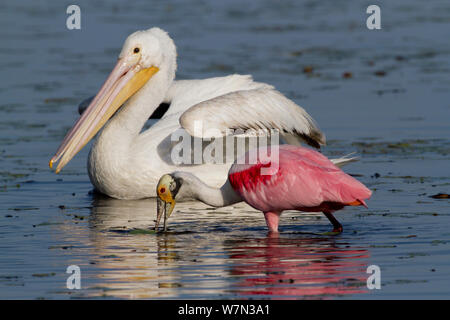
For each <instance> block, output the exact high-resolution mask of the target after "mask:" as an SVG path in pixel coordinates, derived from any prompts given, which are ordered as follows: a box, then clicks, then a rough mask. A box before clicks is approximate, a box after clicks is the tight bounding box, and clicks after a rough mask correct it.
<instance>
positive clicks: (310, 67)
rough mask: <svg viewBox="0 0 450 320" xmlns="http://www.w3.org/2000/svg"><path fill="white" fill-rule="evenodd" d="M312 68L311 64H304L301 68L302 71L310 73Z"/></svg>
mask: <svg viewBox="0 0 450 320" xmlns="http://www.w3.org/2000/svg"><path fill="white" fill-rule="evenodd" d="M313 71H314V68H313V67H312V66H306V67H304V68H303V73H312V72H313Z"/></svg>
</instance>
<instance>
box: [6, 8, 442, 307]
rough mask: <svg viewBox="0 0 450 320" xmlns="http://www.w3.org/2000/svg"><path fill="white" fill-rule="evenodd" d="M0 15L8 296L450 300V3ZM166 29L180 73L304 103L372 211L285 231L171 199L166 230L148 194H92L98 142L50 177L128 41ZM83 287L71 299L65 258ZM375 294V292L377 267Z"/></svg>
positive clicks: (240, 214) (287, 226) (240, 211)
mask: <svg viewBox="0 0 450 320" xmlns="http://www.w3.org/2000/svg"><path fill="white" fill-rule="evenodd" d="M77 3H78V4H79V5H80V7H81V10H82V30H80V31H69V30H67V29H66V28H65V19H66V14H65V10H66V7H65V4H64V3H56V2H50V1H48V2H46V1H41V2H35V1H20V2H17V1H3V2H2V4H0V38H1V39H2V46H1V47H0V70H1V72H2V75H3V77H1V80H0V97H1V99H0V298H13V299H17V298H26V299H56V298H57V299H61V298H63V299H64V298H164V299H166V298H195V299H197V298H200V299H206V298H220V299H222V298H223V299H229V298H232V299H235V298H243V299H247V298H277V299H279V298H281V299H311V298H313V299H317V298H324V299H339V298H352V299H394V298H395V299H399V298H408V299H416V298H426V299H432V298H433V299H436V298H438V299H439V298H447V299H448V298H449V297H450V289H449V288H450V265H449V264H450V260H449V254H450V231H449V229H448V226H449V225H450V210H449V209H450V200H449V199H434V198H430V196H432V195H435V194H438V193H450V165H449V160H450V139H449V137H450V126H449V120H450V103H449V101H450V77H449V72H450V43H449V41H448V40H447V39H448V34H449V31H450V24H449V22H450V4H449V3H448V1H443V0H442V1H434V2H432V3H427V4H426V5H425V4H423V2H422V1H418V0H417V1H416V0H414V1H396V2H395V3H392V2H388V1H379V5H380V6H381V8H382V30H380V31H369V30H367V28H366V27H365V19H366V17H367V15H366V14H365V9H366V7H367V5H369V4H370V3H369V2H367V3H364V2H361V1H345V2H336V1H320V2H316V1H284V2H283V4H279V3H278V2H276V3H275V2H272V1H252V2H251V3H248V4H246V5H245V6H243V5H242V1H224V2H223V1H193V2H192V3H186V2H181V1H164V2H149V1H133V2H132V3H131V2H127V3H123V2H120V1H108V2H103V1H100V2H98V1H96V2H92V1H91V2H88V1H78V2H77ZM151 26H159V27H162V28H163V29H165V30H167V31H169V33H170V35H171V36H172V37H173V39H174V40H175V43H176V44H177V49H178V58H179V62H178V65H179V66H178V73H177V77H178V78H179V79H190V78H206V77H213V76H222V75H227V74H231V73H240V74H252V75H253V76H254V78H255V79H256V80H258V81H264V82H268V83H270V84H273V85H275V86H276V87H277V89H279V90H280V91H281V92H283V93H284V94H286V95H287V96H288V97H290V98H291V99H293V100H294V101H295V102H297V103H298V104H299V105H301V106H303V107H304V108H305V109H306V110H307V111H308V112H309V113H310V114H311V115H312V116H313V117H314V118H315V119H316V120H317V122H318V123H319V125H320V127H321V128H322V129H323V131H324V132H325V134H326V135H327V138H328V146H327V147H325V148H324V149H323V153H324V154H326V155H327V156H329V157H337V156H340V155H343V154H347V153H350V152H353V151H356V152H357V153H358V155H359V156H360V161H359V162H357V163H353V164H351V165H349V166H347V167H346V168H345V170H346V171H347V172H348V173H350V174H353V175H354V176H355V177H357V179H359V180H360V181H362V182H363V183H365V184H366V185H367V186H368V187H369V188H371V189H372V190H373V191H374V193H373V197H372V199H371V200H370V201H369V202H368V204H369V209H365V208H346V209H345V210H344V211H342V212H340V213H337V215H336V216H337V217H338V219H339V220H340V221H341V222H342V224H343V226H344V232H343V233H342V234H341V235H339V236H324V235H321V233H324V232H326V231H329V230H330V229H331V226H330V224H329V223H328V221H327V220H326V219H325V218H323V217H322V216H321V215H320V214H303V213H302V214H300V213H295V212H287V213H286V214H284V215H283V216H282V220H281V226H280V230H281V233H280V234H279V236H278V237H275V236H270V235H268V234H267V231H266V227H265V222H264V219H263V216H262V214H261V213H259V212H256V211H255V210H253V209H251V208H249V207H248V206H246V205H245V204H238V205H234V206H232V207H227V208H221V209H212V208H208V207H207V206H204V205H202V204H199V203H193V202H192V203H182V204H179V205H177V207H176V209H175V210H176V211H175V213H174V214H173V220H172V221H171V222H170V231H169V232H168V233H167V234H158V235H156V234H153V233H150V232H148V229H149V228H150V227H151V226H152V225H153V219H154V218H155V217H154V215H155V207H156V206H155V202H154V200H153V199H146V200H140V201H120V200H115V199H109V198H106V197H103V196H101V195H96V194H94V193H93V192H92V186H91V184H90V182H89V178H88V176H87V173H86V158H87V153H88V150H89V146H88V147H87V148H85V149H84V150H83V151H82V152H80V153H79V154H78V155H77V156H76V157H75V159H74V160H72V161H71V162H70V164H69V165H68V166H67V167H66V168H64V170H63V172H61V174H59V175H55V174H54V173H52V172H51V171H50V170H49V169H48V166H47V164H48V160H49V159H50V157H51V156H52V155H53V154H54V152H55V150H56V148H57V147H58V145H59V143H60V141H61V139H62V138H63V136H64V134H65V133H66V132H67V130H68V129H69V128H70V127H71V125H72V124H73V122H74V121H75V120H76V118H77V116H78V115H77V104H78V102H79V101H81V100H83V99H84V98H86V97H88V96H91V95H92V94H94V93H95V92H96V91H97V90H98V89H99V87H100V85H101V83H102V82H103V81H104V79H105V77H106V76H107V74H108V73H109V71H110V70H111V68H112V67H113V65H114V62H115V60H116V57H117V55H118V53H119V51H120V48H121V45H122V43H123V41H124V39H125V38H126V36H127V35H128V34H129V33H131V32H132V31H135V30H138V29H144V28H149V27H151ZM73 264H75V265H78V266H80V268H81V272H82V281H81V283H82V289H81V290H68V289H67V288H66V279H67V277H68V274H66V273H65V271H66V268H67V267H68V266H69V265H73ZM372 264H375V265H378V266H380V268H381V272H382V288H381V289H380V290H368V289H367V287H366V285H365V281H366V279H367V276H368V274H367V273H366V269H367V267H368V266H369V265H372Z"/></svg>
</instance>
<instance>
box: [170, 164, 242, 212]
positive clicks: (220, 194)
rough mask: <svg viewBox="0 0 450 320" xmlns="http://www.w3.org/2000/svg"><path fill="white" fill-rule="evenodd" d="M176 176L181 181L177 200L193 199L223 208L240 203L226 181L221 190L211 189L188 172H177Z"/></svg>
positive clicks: (239, 199)
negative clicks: (181, 184)
mask: <svg viewBox="0 0 450 320" xmlns="http://www.w3.org/2000/svg"><path fill="white" fill-rule="evenodd" d="M176 176H177V177H180V178H182V179H183V186H182V187H181V188H180V191H179V193H178V195H177V197H179V198H194V199H197V200H200V201H201V202H203V203H205V204H207V205H210V206H213V207H225V206H228V205H231V204H234V203H238V202H241V201H242V198H241V197H240V196H239V195H238V194H237V193H236V192H235V191H234V190H233V187H232V186H231V184H230V182H229V181H228V180H227V181H226V182H225V184H224V185H223V186H222V187H221V188H213V187H210V186H208V185H207V184H205V183H204V182H203V181H201V180H200V179H199V178H197V177H196V176H195V175H193V174H192V173H189V172H177V173H176Z"/></svg>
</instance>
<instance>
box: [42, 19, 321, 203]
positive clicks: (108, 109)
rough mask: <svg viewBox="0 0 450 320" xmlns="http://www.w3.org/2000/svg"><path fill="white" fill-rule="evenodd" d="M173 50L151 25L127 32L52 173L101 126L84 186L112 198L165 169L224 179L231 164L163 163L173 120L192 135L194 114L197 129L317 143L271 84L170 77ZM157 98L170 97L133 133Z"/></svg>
mask: <svg viewBox="0 0 450 320" xmlns="http://www.w3.org/2000/svg"><path fill="white" fill-rule="evenodd" d="M176 56H177V54H176V48H175V44H174V42H173V41H172V39H171V38H170V37H169V35H168V34H167V33H166V32H165V31H163V30H161V29H159V28H151V29H148V30H145V31H137V32H135V33H133V34H131V35H130V36H128V38H127V39H126V41H125V43H124V45H123V48H122V51H121V53H120V55H119V59H118V61H117V64H116V66H115V67H114V69H113V70H112V72H111V74H110V75H109V77H108V78H107V80H106V81H105V83H104V84H103V86H102V87H101V89H100V91H99V92H98V93H97V95H96V96H95V98H94V99H93V100H92V101H91V103H90V104H89V106H88V108H87V109H86V111H85V112H84V113H83V114H82V115H81V117H80V118H79V119H78V121H77V122H76V123H75V125H74V126H73V128H72V129H71V130H70V131H69V132H68V133H67V135H66V137H65V138H64V140H63V141H62V143H61V146H60V147H59V149H58V150H57V152H56V154H55V155H54V156H53V158H52V159H51V160H50V163H49V165H50V168H52V166H53V164H54V163H56V162H58V161H59V163H58V166H57V167H56V173H58V172H59V171H60V170H61V169H62V168H63V167H64V166H65V165H66V164H67V163H68V162H69V161H70V160H71V159H72V158H73V157H74V156H75V154H76V153H78V152H79V151H80V150H81V149H82V148H83V147H84V146H85V145H86V144H87V143H88V142H89V141H90V140H91V139H92V138H93V137H94V136H95V134H96V133H97V132H98V131H99V130H100V129H101V128H102V127H103V130H102V131H101V132H100V134H99V135H98V137H97V139H96V140H95V142H94V144H93V146H92V148H91V151H90V153H89V159H88V173H89V178H90V180H91V182H92V184H93V185H94V186H95V188H96V189H97V190H98V191H100V192H102V193H104V194H106V195H108V196H110V197H113V198H118V199H140V198H147V197H154V196H156V185H157V183H158V180H159V177H161V174H162V173H165V172H172V171H175V170H183V171H187V172H191V173H194V174H195V175H196V176H197V177H199V178H200V179H202V180H203V181H206V182H207V183H208V184H210V185H211V186H217V187H218V186H221V185H222V184H223V183H224V182H225V180H226V178H227V173H228V169H229V168H230V166H231V164H232V162H231V163H224V164H212V163H203V164H200V165H175V164H174V163H173V162H172V161H171V159H170V154H171V147H172V143H171V141H170V136H171V134H172V133H173V132H175V131H176V130H178V129H179V128H180V126H181V127H182V128H184V129H185V130H186V131H187V132H188V133H189V134H190V135H192V136H193V135H194V129H193V122H194V120H204V121H203V128H204V129H205V130H206V129H208V128H217V129H218V130H220V132H222V133H223V134H225V131H226V130H227V129H239V128H240V129H248V128H258V129H259V128H265V129H278V130H280V132H281V133H282V138H283V139H284V140H285V142H288V143H297V142H298V141H299V140H303V141H305V142H307V143H308V144H310V145H312V146H315V147H319V145H321V144H325V136H324V135H323V134H322V132H321V131H320V129H319V128H318V127H317V125H316V124H315V122H314V120H313V119H312V118H311V116H309V115H308V113H307V112H306V111H305V110H304V109H303V108H301V107H300V106H298V105H296V104H295V103H294V102H292V101H291V100H289V99H287V98H286V97H285V96H283V95H282V94H281V93H280V92H278V91H276V90H275V89H274V88H273V87H272V86H270V85H267V84H264V83H258V82H254V81H253V80H252V78H251V77H250V76H242V75H231V76H227V77H220V78H211V79H205V80H184V81H174V78H175V71H176V68H177V63H176ZM162 102H168V103H170V107H169V109H168V111H167V112H166V113H165V114H164V116H163V117H162V118H161V119H160V120H159V121H158V122H157V123H155V124H154V125H153V126H152V127H150V128H149V129H148V130H146V131H143V132H141V130H142V128H143V127H144V125H145V122H146V121H147V119H148V118H149V117H150V116H151V115H152V113H153V112H154V111H155V110H156V109H157V107H158V106H159V105H160V104H161V103H162ZM116 111H117V112H116ZM108 120H109V121H108ZM201 136H202V134H200V137H201Z"/></svg>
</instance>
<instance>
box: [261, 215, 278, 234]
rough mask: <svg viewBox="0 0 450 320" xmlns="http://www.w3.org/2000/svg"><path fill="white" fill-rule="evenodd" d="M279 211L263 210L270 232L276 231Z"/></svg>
mask: <svg viewBox="0 0 450 320" xmlns="http://www.w3.org/2000/svg"><path fill="white" fill-rule="evenodd" d="M280 215H281V212H271V211H268V212H264V218H266V224H267V228H269V231H270V232H278V222H279V221H280Z"/></svg>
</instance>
